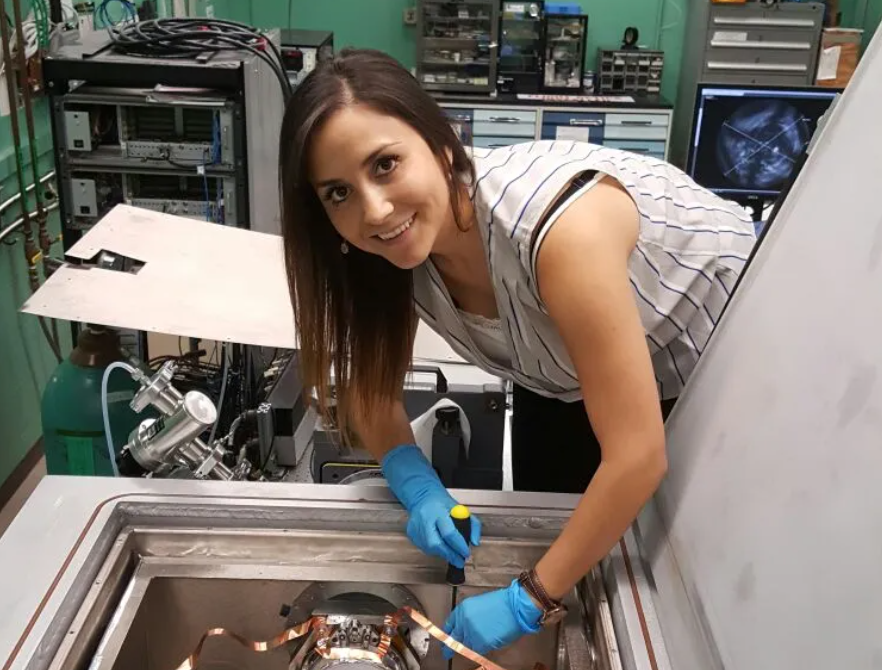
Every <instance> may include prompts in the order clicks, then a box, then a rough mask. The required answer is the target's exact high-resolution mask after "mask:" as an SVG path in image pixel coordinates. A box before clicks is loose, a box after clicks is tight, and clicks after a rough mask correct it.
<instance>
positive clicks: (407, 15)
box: [404, 7, 417, 26]
mask: <svg viewBox="0 0 882 670" xmlns="http://www.w3.org/2000/svg"><path fill="white" fill-rule="evenodd" d="M416 22H417V8H416V7H405V8H404V25H406V26H415V25H416Z"/></svg>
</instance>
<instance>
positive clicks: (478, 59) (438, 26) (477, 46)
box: [416, 0, 499, 93]
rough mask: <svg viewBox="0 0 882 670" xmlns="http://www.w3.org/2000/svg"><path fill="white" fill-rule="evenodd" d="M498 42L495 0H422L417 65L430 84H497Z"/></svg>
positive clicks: (474, 89)
mask: <svg viewBox="0 0 882 670" xmlns="http://www.w3.org/2000/svg"><path fill="white" fill-rule="evenodd" d="M498 42H499V3H498V2H497V1H496V0H419V4H418V6H417V66H416V69H417V79H419V81H420V83H421V84H422V85H423V88H425V89H426V90H429V91H462V92H470V93H483V92H491V91H493V90H495V89H496V69H497V60H498V59H497V51H498V46H497V45H498Z"/></svg>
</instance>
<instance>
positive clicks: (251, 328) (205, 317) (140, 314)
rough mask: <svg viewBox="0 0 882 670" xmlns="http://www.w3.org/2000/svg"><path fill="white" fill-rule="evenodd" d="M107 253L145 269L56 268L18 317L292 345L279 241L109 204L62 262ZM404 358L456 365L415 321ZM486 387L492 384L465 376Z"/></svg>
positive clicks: (442, 344) (291, 318) (455, 359)
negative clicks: (410, 352) (409, 354)
mask: <svg viewBox="0 0 882 670" xmlns="http://www.w3.org/2000/svg"><path fill="white" fill-rule="evenodd" d="M101 251H110V252H114V253H117V254H121V255H123V256H126V257H128V258H133V259H137V260H139V261H142V262H144V263H145V265H144V267H143V268H142V269H141V270H140V271H139V272H138V273H137V274H130V273H124V272H116V271H112V270H103V269H97V268H91V269H80V268H77V267H74V266H69V267H64V268H61V269H60V270H58V271H57V272H56V273H55V274H54V275H52V277H50V278H49V280H48V281H47V282H46V283H45V284H44V285H43V286H42V287H41V288H40V290H39V291H37V293H36V294H35V295H34V296H32V297H31V298H30V299H29V300H28V301H27V302H26V303H25V305H24V307H23V308H22V311H24V312H27V313H30V314H37V315H42V316H46V317H51V318H55V319H64V320H67V321H77V322H88V323H95V324H101V325H105V326H113V327H117V328H132V329H136V330H144V331H149V332H159V333H170V334H172V335H183V336H185V337H198V338H201V339H207V340H219V341H228V342H238V343H241V344H251V345H259V346H264V347H281V348H289V349H290V348H294V347H296V341H297V338H296V332H295V329H294V316H293V312H292V309H291V302H290V299H289V295H288V284H287V280H286V277H285V263H284V256H283V253H282V240H281V238H280V237H279V236H277V235H269V234H264V233H257V232H252V231H248V230H242V229H239V228H231V227H228V226H219V225H217V224H213V223H208V222H205V221H197V220H193V219H186V218H183V217H178V216H173V215H171V214H161V213H159V212H152V211H150V210H145V209H140V208H137V207H130V206H128V205H118V206H117V207H115V208H114V209H113V210H112V211H111V212H110V213H109V214H108V215H107V216H105V217H104V218H103V219H102V220H101V221H99V222H98V223H97V224H96V225H95V227H94V228H92V229H91V230H90V231H89V232H88V233H87V234H86V235H84V236H83V238H82V239H81V240H80V241H79V242H78V243H77V244H75V245H74V246H73V247H72V248H71V249H70V251H69V253H68V255H69V256H70V257H73V258H79V259H82V260H91V259H93V258H95V257H96V256H97V254H98V253H100V252H101ZM414 358H418V359H426V360H429V361H433V362H438V363H459V364H461V363H463V362H464V361H463V359H462V358H461V357H459V356H458V355H457V354H456V353H455V352H454V351H453V350H452V349H451V348H450V347H449V346H447V343H446V342H445V341H444V340H443V339H441V338H440V337H439V336H438V335H436V334H435V333H434V332H433V331H431V330H429V328H428V327H427V326H426V325H425V324H423V323H422V322H421V323H420V328H419V330H418V332H417V339H416V343H415V347H414ZM469 378H470V379H473V380H476V381H479V382H480V383H487V382H490V381H493V380H494V379H495V378H493V377H490V376H482V375H479V376H478V377H475V376H474V375H472V376H470V377H469Z"/></svg>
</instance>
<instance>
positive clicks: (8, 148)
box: [0, 105, 70, 483]
mask: <svg viewBox="0 0 882 670" xmlns="http://www.w3.org/2000/svg"><path fill="white" fill-rule="evenodd" d="M38 112H39V113H38V114H37V116H36V121H37V123H36V128H37V133H38V141H37V148H38V153H39V155H40V158H39V159H38V166H39V168H40V174H41V175H42V174H45V172H46V171H48V170H51V169H52V159H51V154H49V153H48V151H49V149H50V147H51V135H50V133H49V130H48V124H47V123H46V114H45V109H44V106H42V105H41V107H40V109H39V110H38ZM21 125H22V128H24V115H23V114H22V115H21ZM0 138H2V144H0V175H3V176H2V178H0V200H2V201H6V199H7V198H9V197H10V196H12V195H13V194H15V193H18V182H17V180H16V176H15V153H14V148H13V143H12V132H11V130H10V122H9V118H3V119H0ZM24 155H25V165H26V166H27V167H26V175H27V183H31V178H30V154H29V150H28V149H27V145H25V147H24ZM31 211H33V208H32V209H31ZM19 216H20V210H19V209H18V207H17V206H15V207H12V208H10V209H9V211H7V212H6V213H5V214H4V215H3V217H2V221H0V227H3V226H5V225H6V224H7V223H10V222H12V221H13V220H15V219H17V218H18V217H19ZM50 224H51V225H50V228H51V230H52V231H53V232H54V234H56V235H57V233H58V231H59V221H58V217H57V216H52V217H51V218H50ZM13 239H15V240H17V242H16V243H15V244H13V245H11V246H7V245H5V244H3V245H0V483H2V482H3V481H5V480H6V478H7V477H8V476H9V474H10V473H11V472H12V471H13V470H14V469H15V467H16V466H17V465H18V463H19V462H20V461H21V459H22V458H23V457H24V455H25V454H26V453H27V451H28V449H30V447H31V446H32V445H33V444H34V443H35V442H36V441H37V440H38V439H39V437H40V434H41V430H40V394H41V393H42V389H43V385H44V384H45V383H46V380H47V379H48V378H49V376H50V374H51V373H52V370H53V369H54V368H55V365H56V363H55V358H54V356H53V355H52V353H51V351H50V349H49V347H48V345H47V344H46V341H45V339H44V338H43V334H42V331H41V330H40V327H39V324H38V322H37V319H36V318H34V317H32V316H28V315H24V314H20V313H19V311H18V310H19V308H20V307H21V305H22V304H23V303H24V301H25V300H26V299H27V297H28V295H29V294H30V288H29V286H28V278H27V264H26V263H25V259H24V250H23V244H22V242H21V239H22V238H21V236H20V235H16V236H15V237H14V238H13ZM56 250H57V251H60V249H58V248H57V247H56ZM58 325H59V329H60V330H61V331H62V334H63V335H64V337H63V347H62V349H63V351H64V352H67V351H69V349H70V344H69V340H70V338H69V337H67V334H68V331H69V329H68V328H67V327H66V326H65V324H62V323H59V324H58Z"/></svg>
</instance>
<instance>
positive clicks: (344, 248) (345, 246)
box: [340, 240, 349, 254]
mask: <svg viewBox="0 0 882 670" xmlns="http://www.w3.org/2000/svg"><path fill="white" fill-rule="evenodd" d="M340 253H341V254H348V253H349V245H348V244H347V243H346V240H343V241H342V242H341V243H340Z"/></svg>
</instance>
